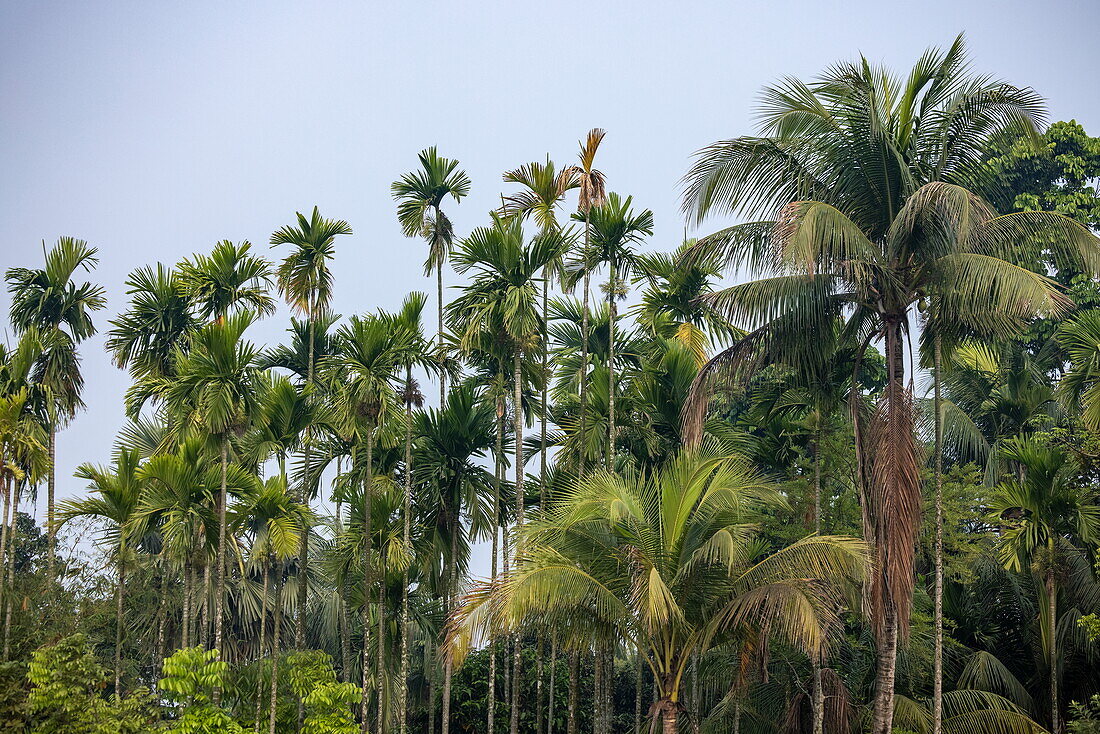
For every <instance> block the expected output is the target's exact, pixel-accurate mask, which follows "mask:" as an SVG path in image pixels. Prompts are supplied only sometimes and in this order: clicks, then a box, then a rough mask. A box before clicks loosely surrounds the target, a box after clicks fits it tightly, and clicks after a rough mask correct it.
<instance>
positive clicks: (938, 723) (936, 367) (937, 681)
mask: <svg viewBox="0 0 1100 734" xmlns="http://www.w3.org/2000/svg"><path fill="white" fill-rule="evenodd" d="M933 350H934V351H933V356H932V359H933V362H934V364H933V365H932V384H933V390H934V392H933V401H932V402H933V406H932V411H933V412H934V413H935V418H934V422H935V444H936V445H935V453H936V456H935V462H934V467H933V471H934V473H935V475H936V476H935V482H936V550H935V556H936V558H935V564H936V582H935V583H936V588H935V592H934V597H935V598H934V602H933V603H934V607H935V611H934V612H933V616H934V624H935V650H934V652H933V657H932V734H941V732H942V731H943V419H942V416H941V415H940V412H941V410H942V404H941V397H940V366H941V364H942V359H943V355H942V351H941V344H940V335H939V334H936V337H935V345H934V347H933Z"/></svg>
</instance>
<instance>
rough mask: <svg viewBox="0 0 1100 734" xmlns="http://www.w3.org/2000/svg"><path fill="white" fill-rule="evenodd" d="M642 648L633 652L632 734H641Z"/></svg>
mask: <svg viewBox="0 0 1100 734" xmlns="http://www.w3.org/2000/svg"><path fill="white" fill-rule="evenodd" d="M642 663H643V661H642V648H641V647H638V648H637V649H636V650H635V651H634V734H642V673H643V669H642Z"/></svg>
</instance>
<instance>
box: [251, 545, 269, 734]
mask: <svg viewBox="0 0 1100 734" xmlns="http://www.w3.org/2000/svg"><path fill="white" fill-rule="evenodd" d="M270 567H271V559H270V558H265V559H264V586H263V596H262V597H261V599H260V654H259V655H257V656H256V661H257V662H258V663H259V666H258V670H257V672H256V719H255V724H254V726H253V727H252V728H253V730H254V731H256V732H259V731H260V712H261V711H262V710H263V706H262V705H261V702H262V701H263V693H262V692H263V675H262V672H263V659H264V643H266V642H267V587H268V582H269V580H270V577H271V574H270V573H268V569H269V568H270Z"/></svg>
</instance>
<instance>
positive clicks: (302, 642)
mask: <svg viewBox="0 0 1100 734" xmlns="http://www.w3.org/2000/svg"><path fill="white" fill-rule="evenodd" d="M307 311H308V318H309V351H308V360H309V361H308V362H307V363H306V387H307V393H308V394H309V397H310V399H311V400H312V399H313V387H314V380H313V378H314V373H315V372H316V366H315V364H314V363H315V362H316V358H317V355H316V346H315V344H314V342H316V341H317V319H318V317H319V315H320V314H319V313H318V308H317V304H316V303H315V296H314V294H312V293H311V294H310V296H309V303H308V304H307ZM302 444H303V445H302V453H303V458H304V460H305V465H306V467H307V471H308V467H309V464H310V459H311V457H312V455H313V420H312V418H311V419H310V422H309V423H307V424H306V431H305V440H303V441H302ZM299 498H300V501H301V503H302V504H304V505H306V506H307V507H308V506H309V500H310V497H309V479H308V474H307V475H305V476H303V477H302V489H301V491H300V492H299ZM309 531H310V527H309V523H306V524H305V527H303V528H302V539H301V541H300V542H299V544H298V603H297V607H298V608H297V609H296V610H295V614H294V648H295V649H297V650H304V649H305V647H306V605H307V603H308V601H309ZM304 713H305V712H304V710H303V709H302V705H301V703H299V705H298V728H299V729H301V728H302V717H303V715H304Z"/></svg>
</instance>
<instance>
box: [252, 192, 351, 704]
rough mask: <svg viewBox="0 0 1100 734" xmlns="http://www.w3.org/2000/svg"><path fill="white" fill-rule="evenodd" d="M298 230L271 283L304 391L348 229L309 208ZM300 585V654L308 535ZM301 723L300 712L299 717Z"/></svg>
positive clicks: (282, 241) (288, 230) (287, 230)
mask: <svg viewBox="0 0 1100 734" xmlns="http://www.w3.org/2000/svg"><path fill="white" fill-rule="evenodd" d="M296 214H297V217H298V226H296V227H295V226H294V225H287V226H285V227H283V228H282V229H278V230H276V231H275V232H274V233H272V235H271V239H270V243H271V246H272V247H278V246H279V245H290V246H291V248H292V250H291V253H290V254H289V255H287V256H286V258H284V259H283V261H282V262H280V263H279V266H278V268H277V269H276V274H275V280H276V284H277V285H278V287H279V293H280V294H282V296H283V299H284V300H285V301H286V302H287V304H288V305H289V306H290V307H291V308H292V309H293V310H294V311H295V312H296V313H298V314H301V315H304V316H305V317H306V320H307V322H308V326H309V338H308V339H307V341H306V344H307V349H306V385H307V386H308V387H309V389H310V390H311V391H312V390H313V389H314V382H313V377H314V374H315V372H316V368H317V352H316V346H317V345H316V341H317V324H318V323H320V322H321V320H322V319H323V317H324V315H325V314H326V313H327V311H328V307H329V304H330V303H331V302H332V271H331V270H330V269H329V261H330V260H332V258H333V257H334V255H335V252H336V248H335V243H336V238H337V237H339V236H341V235H350V234H351V233H352V231H351V225H349V224H348V223H347V222H346V221H344V220H343V219H326V218H324V217H322V216H321V212H320V210H319V209H318V208H317V207H316V206H314V207H313V213H312V214H311V215H310V217H309V218H308V219H307V218H306V216H305V215H304V214H302V213H301V212H296ZM310 439H311V429H310V428H308V427H307V430H306V436H305V445H304V451H305V463H306V465H309V463H310V462H309V453H310V444H311V440H310ZM312 494H313V492H312V490H311V488H310V487H308V486H303V487H302V488H301V490H300V493H299V497H300V499H301V500H302V501H304V502H306V503H308V502H309V498H310V497H311V495H312ZM299 570H300V572H301V579H299V584H298V617H297V620H296V624H295V628H294V646H295V647H296V648H298V649H299V650H300V649H302V648H303V647H304V646H305V635H306V627H305V616H304V615H305V609H306V596H307V594H308V584H307V583H306V580H307V579H308V570H309V530H308V529H307V530H306V532H305V533H303V535H302V547H301V549H300V555H299ZM299 718H301V711H299Z"/></svg>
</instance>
